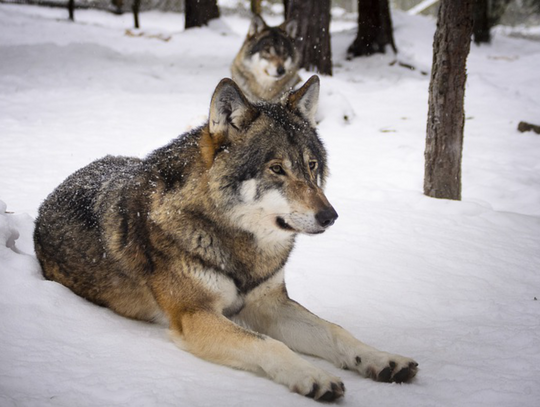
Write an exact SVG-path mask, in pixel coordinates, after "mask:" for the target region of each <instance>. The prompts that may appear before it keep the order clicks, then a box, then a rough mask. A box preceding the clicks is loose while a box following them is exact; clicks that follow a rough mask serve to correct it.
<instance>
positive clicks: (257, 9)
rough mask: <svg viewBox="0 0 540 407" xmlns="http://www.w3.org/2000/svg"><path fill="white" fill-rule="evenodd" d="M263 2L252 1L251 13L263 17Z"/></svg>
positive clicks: (258, 0) (259, 0)
mask: <svg viewBox="0 0 540 407" xmlns="http://www.w3.org/2000/svg"><path fill="white" fill-rule="evenodd" d="M261 1H262V0H251V12H252V13H253V14H257V15H261V12H262V7H261Z"/></svg>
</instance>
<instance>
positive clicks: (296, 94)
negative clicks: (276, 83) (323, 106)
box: [286, 75, 320, 127]
mask: <svg viewBox="0 0 540 407" xmlns="http://www.w3.org/2000/svg"><path fill="white" fill-rule="evenodd" d="M319 88H320V81H319V77H318V76H317V75H313V76H312V77H311V78H309V79H308V81H307V82H306V83H305V84H304V86H302V87H301V88H300V89H298V90H295V91H293V92H291V93H290V94H289V95H288V97H287V100H286V104H287V107H289V109H291V110H295V111H297V112H299V113H300V114H301V115H302V116H303V117H305V118H306V119H307V120H308V121H309V123H310V124H311V125H312V126H313V127H315V126H316V125H317V122H316V120H315V115H316V114H317V106H318V105H319Z"/></svg>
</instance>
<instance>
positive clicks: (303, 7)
mask: <svg viewBox="0 0 540 407" xmlns="http://www.w3.org/2000/svg"><path fill="white" fill-rule="evenodd" d="M287 20H295V21H296V22H297V23H298V32H297V34H296V39H295V44H296V47H297V49H298V52H299V54H300V66H301V67H302V68H306V69H307V70H308V71H315V72H318V73H320V74H323V75H332V49H331V46H330V0H289V1H288V5H287Z"/></svg>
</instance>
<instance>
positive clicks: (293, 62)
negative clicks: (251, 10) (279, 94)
mask: <svg viewBox="0 0 540 407" xmlns="http://www.w3.org/2000/svg"><path fill="white" fill-rule="evenodd" d="M296 31H297V23H296V21H286V22H284V23H283V24H281V25H280V26H277V27H269V26H268V25H266V23H265V22H264V20H263V19H262V17H260V16H258V15H255V16H254V17H253V20H252V21H251V26H250V27H249V31H248V34H247V37H246V40H245V42H244V47H243V48H244V64H245V65H246V66H247V67H248V68H249V69H250V70H251V71H253V72H254V73H255V75H256V76H257V78H258V80H259V81H260V82H265V79H266V80H272V79H273V80H278V79H280V78H282V77H284V76H285V75H286V74H288V73H291V71H294V72H296V70H297V69H298V60H299V58H298V52H297V51H296V48H295V46H294V40H293V38H294V37H295V36H296Z"/></svg>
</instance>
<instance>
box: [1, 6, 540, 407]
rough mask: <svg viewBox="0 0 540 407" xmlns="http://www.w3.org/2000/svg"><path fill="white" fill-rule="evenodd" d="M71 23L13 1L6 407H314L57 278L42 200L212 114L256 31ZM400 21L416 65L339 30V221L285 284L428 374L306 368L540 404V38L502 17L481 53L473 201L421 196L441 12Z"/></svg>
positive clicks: (146, 21)
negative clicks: (111, 158) (509, 28)
mask: <svg viewBox="0 0 540 407" xmlns="http://www.w3.org/2000/svg"><path fill="white" fill-rule="evenodd" d="M65 17H66V11H64V10H51V9H46V8H37V7H27V6H26V7H25V6H16V5H6V4H0V200H1V201H2V203H0V406H2V407H11V406H66V407H73V406H128V405H129V406H185V407H192V406H222V407H228V406H252V405H257V406H260V407H265V406H272V407H274V406H313V405H314V403H315V402H314V401H312V400H309V399H306V398H303V397H301V396H298V395H296V394H293V393H290V392H289V391H288V390H287V389H286V388H285V387H282V386H279V385H277V384H274V383H273V382H271V381H269V380H267V379H265V378H263V377H258V376H255V375H253V374H251V373H246V372H242V371H236V370H232V369H229V368H226V367H221V366H217V365H213V364H211V363H207V362H204V361H202V360H199V359H197V358H196V357H194V356H192V355H190V354H188V353H185V352H183V351H181V350H179V349H177V348H176V347H175V345H174V344H173V343H172V342H171V341H169V339H168V338H167V335H166V330H165V329H164V327H162V326H157V325H149V324H144V323H140V322H136V321H131V320H127V319H123V318H121V317H119V316H117V315H115V314H114V313H112V312H110V311H108V310H107V309H104V308H99V307H97V306H94V305H92V304H90V303H88V302H86V301H85V300H83V299H81V298H79V297H77V296H76V295H74V294H72V293H71V292H70V291H69V290H68V289H66V288H64V287H62V286H60V285H58V284H56V283H52V282H48V281H44V280H43V278H42V277H41V274H40V270H39V266H38V264H37V261H36V258H35V255H34V250H33V243H32V230H33V218H34V217H35V216H36V214H37V209H38V206H39V204H40V202H41V201H42V200H43V199H44V198H45V197H46V196H47V194H48V193H50V192H51V191H52V190H53V189H54V188H55V187H56V186H57V185H58V184H59V183H60V182H61V181H62V180H63V179H64V178H65V177H66V176H68V175H69V174H70V173H72V172H73V171H75V170H76V169H78V168H80V167H82V166H84V165H86V164H88V163H89V162H90V161H92V160H94V159H96V158H98V157H101V156H103V155H106V154H122V155H137V156H144V155H146V154H148V153H149V152H150V151H151V150H152V149H154V148H156V147H158V146H161V145H163V144H164V143H166V142H168V141H169V140H170V139H171V138H173V137H175V136H176V135H178V134H180V133H182V132H184V131H185V130H186V129H188V128H189V127H192V126H195V125H198V124H200V123H201V122H202V121H203V120H205V117H206V114H207V110H208V105H209V99H210V96H211V93H212V91H213V89H214V88H215V86H216V84H217V83H218V81H219V80H220V79H221V78H223V77H225V76H228V75H229V65H230V62H231V61H232V59H233V57H234V55H235V53H236V52H237V50H238V49H239V47H240V44H241V42H242V40H243V36H244V33H245V32H246V30H247V27H248V24H249V22H248V20H246V19H245V18H241V17H238V16H234V15H231V16H227V17H224V18H222V19H221V20H219V21H215V22H213V23H212V24H211V26H210V27H208V28H203V29H193V30H189V31H183V29H182V26H183V16H182V15H180V14H165V13H158V12H148V13H144V14H143V15H142V16H141V24H142V27H143V29H142V30H141V31H138V32H137V31H133V30H132V33H134V34H136V35H138V34H141V33H142V34H144V35H141V36H133V35H126V31H125V30H126V29H129V28H131V26H132V20H131V16H129V15H125V16H121V17H119V16H114V15H111V14H107V13H103V12H98V11H79V10H77V12H76V19H77V22H76V23H70V22H68V21H66V19H65ZM393 18H394V25H395V38H396V42H397V46H398V48H399V51H400V53H399V60H400V61H402V62H406V63H409V64H412V65H414V66H415V67H416V68H417V70H416V71H410V70H407V69H405V68H402V67H399V66H397V64H394V65H393V66H391V65H390V63H391V62H392V61H393V59H394V57H393V56H391V55H383V56H374V57H371V58H366V59H356V60H353V61H346V60H345V50H346V48H347V46H348V45H349V44H350V43H351V42H352V40H353V38H354V35H355V33H354V19H347V20H345V19H342V20H336V21H334V23H333V26H332V31H333V57H334V63H335V75H334V77H331V78H330V77H323V78H322V89H321V92H322V93H321V109H320V118H321V124H320V134H321V136H322V138H323V139H324V141H325V143H326V145H327V148H328V151H329V156H330V167H331V171H332V176H331V178H330V181H329V187H328V190H327V196H328V197H329V199H330V200H331V202H332V203H333V205H334V206H335V208H336V209H337V211H338V212H339V214H340V218H339V220H338V222H337V223H336V225H335V226H334V227H333V228H332V229H331V230H330V231H329V232H328V233H326V234H324V235H322V236H317V237H314V238H308V237H301V238H300V239H299V241H298V244H297V248H296V249H295V252H294V253H293V256H292V258H291V261H290V263H289V264H288V266H287V282H288V286H289V291H290V293H291V296H292V297H293V298H295V299H296V300H298V301H300V302H301V303H303V304H304V305H306V306H307V307H308V308H310V309H311V310H312V311H314V312H315V313H317V314H319V315H321V316H323V317H324V318H327V319H329V320H332V321H335V322H337V323H339V324H340V325H342V326H344V327H346V328H347V329H349V330H350V331H351V332H352V333H354V334H355V335H356V336H357V337H359V338H360V339H362V340H364V341H365V342H367V343H369V344H372V345H374V346H377V347H379V348H381V349H383V350H388V351H391V352H396V353H401V354H404V355H407V356H411V357H414V358H415V359H416V360H417V361H418V362H419V363H420V368H421V370H420V372H419V374H418V377H417V378H416V379H415V380H414V381H413V383H411V384H408V385H397V384H382V383H375V382H372V381H370V380H367V379H363V378H360V377H358V376H357V375H355V374H354V373H352V372H347V371H340V370H338V369H337V368H335V367H333V366H331V365H329V364H328V363H326V362H323V361H320V360H316V359H313V358H309V359H310V360H312V361H313V363H316V364H317V365H319V366H322V367H324V368H325V369H328V370H329V371H330V372H331V373H333V374H335V375H339V376H341V377H342V379H343V380H344V382H345V384H346V387H347V392H346V396H345V398H344V399H343V400H342V401H341V402H340V403H339V405H343V406H375V405H376V406H395V405H403V406H456V407H458V406H459V407H461V406H475V407H476V406H486V407H487V406H490V407H491V406H520V407H521V406H537V405H538V402H539V400H540V301H538V300H536V298H539V297H540V135H536V134H534V133H519V132H517V130H516V128H517V124H518V122H519V121H521V120H524V121H528V122H532V123H536V124H539V122H540V74H539V72H540V71H539V69H538V67H539V66H540V42H534V41H530V40H525V39H517V38H511V37H509V36H507V35H506V34H505V32H504V30H498V31H496V32H495V34H496V35H495V38H494V41H493V44H492V45H491V46H482V47H476V46H474V45H473V46H472V49H471V55H470V57H469V61H468V72H469V74H468V83H467V91H466V115H467V121H466V125H465V145H464V157H463V201H461V202H451V201H445V200H435V199H430V198H427V197H425V196H423V195H422V181H423V165H424V161H423V152H424V139H425V128H426V114H427V90H428V84H429V76H425V75H422V74H421V73H420V71H429V70H430V67H431V62H430V61H431V44H432V38H433V32H434V29H435V22H434V21H433V20H432V19H429V18H426V17H411V16H408V15H406V14H402V13H398V12H395V13H394V15H393ZM269 20H270V22H272V23H277V22H278V20H279V19H278V18H277V17H274V18H269ZM167 38H170V39H169V40H168V41H165V39H167ZM308 76H309V74H308V73H305V72H304V73H303V77H304V79H307V78H308ZM345 115H346V116H347V117H348V120H347V121H346V120H344V116H345ZM6 206H7V209H6ZM6 210H7V212H6Z"/></svg>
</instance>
